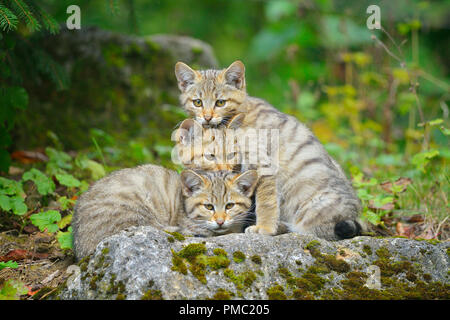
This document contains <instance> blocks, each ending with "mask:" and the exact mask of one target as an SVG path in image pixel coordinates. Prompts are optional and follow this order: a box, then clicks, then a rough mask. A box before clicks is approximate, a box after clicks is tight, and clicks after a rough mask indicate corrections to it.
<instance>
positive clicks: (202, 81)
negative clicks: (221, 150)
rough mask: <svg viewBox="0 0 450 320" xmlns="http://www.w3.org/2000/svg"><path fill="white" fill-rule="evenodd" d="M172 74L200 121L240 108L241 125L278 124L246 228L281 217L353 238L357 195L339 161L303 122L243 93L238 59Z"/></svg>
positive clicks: (213, 121) (214, 120) (303, 230)
mask: <svg viewBox="0 0 450 320" xmlns="http://www.w3.org/2000/svg"><path fill="white" fill-rule="evenodd" d="M175 74H176V77H177V80H178V86H179V88H180V90H181V95H180V101H181V103H182V106H183V108H184V109H185V110H186V111H187V112H188V113H189V114H190V115H192V116H193V117H194V118H195V119H196V120H197V121H198V122H199V123H201V124H202V125H203V126H204V127H215V126H219V127H220V126H222V125H224V124H225V123H226V122H227V120H228V119H230V118H231V117H233V116H234V115H237V114H240V113H244V114H245V118H244V119H243V121H242V124H241V128H242V129H244V130H248V129H250V128H253V129H278V136H279V145H278V147H279V149H278V154H277V159H278V162H279V163H278V170H277V172H276V174H272V175H266V176H263V177H260V182H259V184H258V186H257V189H256V191H255V196H256V217H257V221H256V225H255V226H251V227H249V228H247V229H246V232H255V233H262V234H269V235H273V234H276V233H277V231H278V230H279V223H280V222H281V224H282V225H284V226H285V227H287V228H288V229H289V230H290V231H293V232H297V233H300V234H309V235H316V236H318V237H322V238H325V239H328V240H338V239H343V238H351V237H353V236H355V235H357V234H358V233H359V232H360V231H361V228H362V223H361V221H360V220H359V218H358V217H359V213H360V210H361V204H360V200H359V199H358V197H357V196H356V194H355V192H354V190H353V188H352V186H351V183H350V182H349V180H348V179H347V177H346V176H345V174H344V172H343V170H342V169H341V167H340V166H339V165H338V164H337V162H336V161H335V160H334V159H332V158H331V156H330V155H329V154H328V153H327V152H326V150H325V148H324V147H323V146H322V144H321V143H320V142H319V141H318V140H317V138H316V137H315V136H314V134H313V133H312V132H311V131H310V130H309V129H308V128H307V127H306V126H305V125H304V124H302V123H300V122H299V121H298V120H297V119H296V118H294V117H292V116H289V115H287V114H284V113H282V112H280V111H278V110H277V109H275V108H274V107H273V106H271V105H270V104H269V103H267V102H266V101H264V100H262V99H258V98H253V97H250V96H248V95H247V93H246V90H245V68H244V65H243V63H242V62H240V61H236V62H234V63H232V64H231V65H230V66H229V67H228V68H227V69H224V70H202V71H196V70H193V69H191V68H190V67H189V66H187V65H186V64H184V63H182V62H178V63H177V64H176V66H175ZM239 143H240V144H241V142H239ZM241 146H242V144H241ZM257 168H258V169H260V165H258V164H257Z"/></svg>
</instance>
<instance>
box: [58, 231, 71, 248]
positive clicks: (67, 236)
mask: <svg viewBox="0 0 450 320" xmlns="http://www.w3.org/2000/svg"><path fill="white" fill-rule="evenodd" d="M56 238H57V239H58V242H59V245H60V246H61V249H72V243H73V236H72V227H69V229H68V231H67V232H61V231H59V232H58V235H57V236H56Z"/></svg>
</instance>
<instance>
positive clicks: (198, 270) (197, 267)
mask: <svg viewBox="0 0 450 320" xmlns="http://www.w3.org/2000/svg"><path fill="white" fill-rule="evenodd" d="M203 257H204V256H198V257H197V258H198V259H196V261H195V263H191V265H190V266H189V271H191V273H192V275H193V276H194V277H196V278H197V279H198V280H199V281H200V282H201V283H203V284H206V282H207V281H206V262H205V261H204V259H202V258H203Z"/></svg>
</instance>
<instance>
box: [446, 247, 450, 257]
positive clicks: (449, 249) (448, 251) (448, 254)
mask: <svg viewBox="0 0 450 320" xmlns="http://www.w3.org/2000/svg"><path fill="white" fill-rule="evenodd" d="M447 256H448V257H449V258H450V247H448V248H447Z"/></svg>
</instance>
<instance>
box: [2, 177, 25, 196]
mask: <svg viewBox="0 0 450 320" xmlns="http://www.w3.org/2000/svg"><path fill="white" fill-rule="evenodd" d="M0 194H7V195H25V192H23V189H22V183H21V182H20V181H15V180H11V179H6V178H3V177H0Z"/></svg>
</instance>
